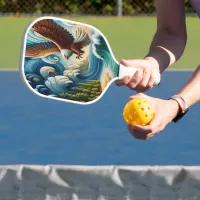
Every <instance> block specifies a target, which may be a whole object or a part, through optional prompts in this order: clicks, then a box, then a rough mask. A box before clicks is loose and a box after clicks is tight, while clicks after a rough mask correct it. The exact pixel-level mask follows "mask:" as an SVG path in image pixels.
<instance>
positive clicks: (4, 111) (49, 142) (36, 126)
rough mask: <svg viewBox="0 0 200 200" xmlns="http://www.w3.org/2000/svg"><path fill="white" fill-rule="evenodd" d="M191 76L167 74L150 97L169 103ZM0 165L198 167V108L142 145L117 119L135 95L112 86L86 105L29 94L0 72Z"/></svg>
mask: <svg viewBox="0 0 200 200" xmlns="http://www.w3.org/2000/svg"><path fill="white" fill-rule="evenodd" d="M191 73H192V72H166V73H165V74H164V75H163V77H162V83H161V85H160V86H159V87H157V88H155V89H153V90H152V91H151V92H148V94H149V95H152V96H156V97H161V98H168V97H169V96H171V95H173V94H175V93H176V92H177V91H178V90H179V89H180V88H181V87H182V86H183V85H184V83H185V82H186V81H187V80H188V78H189V77H190V75H191ZM0 90H1V95H0V164H73V165H79V164H80V165H199V164H200V130H199V122H200V114H199V112H200V104H196V105H194V106H193V107H192V108H191V109H190V112H189V113H188V114H187V115H186V116H185V118H183V119H182V120H181V121H180V122H179V123H177V124H174V123H171V124H170V125H169V126H167V128H166V129H165V130H164V131H163V132H161V133H160V134H158V135H157V136H156V137H153V138H151V139H150V140H147V141H139V140H136V139H134V138H133V137H132V136H131V135H130V134H129V132H128V131H127V128H126V125H125V123H124V121H123V118H122V110H123V107H124V105H125V103H126V101H127V99H128V97H129V95H131V94H135V92H133V91H131V90H129V89H128V88H126V87H116V86H115V84H113V85H112V86H111V87H110V88H109V90H108V91H107V92H106V94H105V96H104V97H103V98H102V99H101V100H100V101H99V102H97V103H95V104H93V105H88V106H80V105H75V104H68V103H64V102H56V101H53V100H48V99H46V98H45V99H43V98H41V97H38V96H35V95H34V94H32V93H31V92H30V91H29V90H28V89H27V88H26V87H25V86H24V85H23V83H22V81H21V79H20V75H19V73H18V72H1V73H0Z"/></svg>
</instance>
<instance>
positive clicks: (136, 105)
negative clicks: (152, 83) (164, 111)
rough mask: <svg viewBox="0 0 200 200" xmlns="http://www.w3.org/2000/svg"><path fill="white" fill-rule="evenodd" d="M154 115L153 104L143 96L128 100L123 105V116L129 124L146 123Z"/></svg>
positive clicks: (143, 124)
mask: <svg viewBox="0 0 200 200" xmlns="http://www.w3.org/2000/svg"><path fill="white" fill-rule="evenodd" d="M154 115H155V111H154V109H153V106H152V105H151V104H150V103H149V102H148V101H147V100H146V99H144V98H135V99H132V100H130V101H129V102H128V103H127V104H126V105H125V107H124V111H123V117H124V120H125V122H126V123H127V124H130V125H133V126H134V125H142V126H145V125H148V124H149V123H150V122H151V120H152V119H153V117H154Z"/></svg>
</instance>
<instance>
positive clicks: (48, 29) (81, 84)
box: [20, 17, 160, 105]
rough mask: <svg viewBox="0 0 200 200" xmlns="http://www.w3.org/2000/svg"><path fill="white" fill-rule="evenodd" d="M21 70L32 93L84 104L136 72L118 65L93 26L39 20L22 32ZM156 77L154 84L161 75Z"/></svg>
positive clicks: (53, 20)
mask: <svg viewBox="0 0 200 200" xmlns="http://www.w3.org/2000/svg"><path fill="white" fill-rule="evenodd" d="M20 71H21V74H22V78H23V80H24V82H25V84H26V85H27V86H28V88H29V89H30V90H31V91H32V92H33V93H35V94H37V95H39V96H41V97H46V98H50V99H54V100H60V101H65V102H71V103H78V104H83V105H84V104H91V103H94V102H96V101H97V100H99V99H100V98H101V97H102V96H103V94H104V93H105V91H106V90H107V89H108V87H109V85H110V84H111V83H112V82H113V81H114V80H117V79H121V78H123V77H124V76H127V75H129V76H133V75H134V73H135V72H136V71H137V69H136V68H133V67H125V66H123V65H121V64H119V62H118V61H117V60H116V59H115V57H114V55H113V53H112V50H111V48H110V45H109V43H108V41H107V39H106V38H105V36H104V35H103V34H102V33H101V32H100V31H99V30H98V29H96V28H95V27H93V26H91V25H88V24H83V23H79V22H75V21H70V20H65V19H60V18H55V17H41V18H38V19H36V20H35V21H33V22H32V23H31V24H30V25H29V27H28V28H27V30H26V32H25V37H24V43H23V49H22V58H21V69H20ZM156 78H157V80H156V83H155V85H157V84H158V83H159V82H160V74H158V76H157V77H156Z"/></svg>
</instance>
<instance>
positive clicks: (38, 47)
mask: <svg viewBox="0 0 200 200" xmlns="http://www.w3.org/2000/svg"><path fill="white" fill-rule="evenodd" d="M52 53H60V50H59V48H58V47H57V46H56V45H55V44H54V43H52V42H45V43H38V44H31V45H28V46H27V47H26V57H34V58H42V57H45V56H48V55H49V54H52Z"/></svg>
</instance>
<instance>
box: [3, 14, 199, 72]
mask: <svg viewBox="0 0 200 200" xmlns="http://www.w3.org/2000/svg"><path fill="white" fill-rule="evenodd" d="M64 18H67V19H72V20H77V21H80V22H84V23H89V24H91V25H94V26H95V27H97V28H98V29H100V30H101V31H102V32H103V33H104V34H105V36H106V37H107V39H108V41H109V43H110V45H111V48H112V50H113V53H114V55H115V57H116V58H117V59H118V60H119V59H120V58H125V59H135V58H142V57H144V56H145V54H146V53H147V51H148V48H149V45H150V42H151V39H152V37H153V35H154V32H155V28H156V18H155V17H123V18H117V17H82V18H81V17H79V18H72V17H64ZM34 19H35V18H31V17H26V18H25V17H19V18H17V17H1V18H0V26H1V31H0V38H1V39H0V52H1V54H0V60H1V64H0V68H2V69H18V68H19V63H20V50H21V44H22V39H23V34H24V30H25V28H26V27H27V26H28V25H29V23H30V22H32V21H33V20H34ZM197 24H198V25H197ZM187 28H188V43H187V47H186V49H185V52H184V55H183V56H182V58H181V59H180V60H179V61H178V62H177V63H176V64H175V65H173V67H171V68H195V67H197V65H198V64H199V62H200V61H199V47H200V40H199V35H200V26H199V19H198V18H197V17H187Z"/></svg>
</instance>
